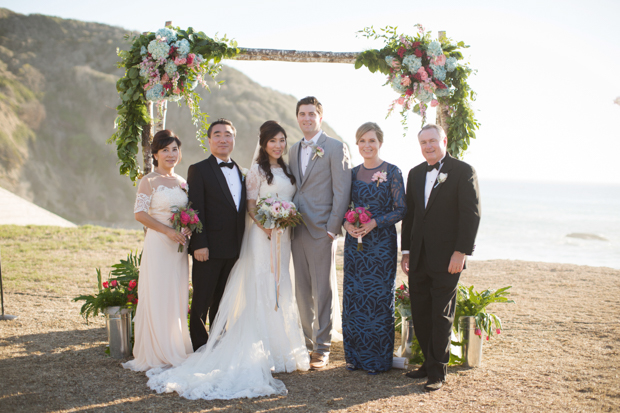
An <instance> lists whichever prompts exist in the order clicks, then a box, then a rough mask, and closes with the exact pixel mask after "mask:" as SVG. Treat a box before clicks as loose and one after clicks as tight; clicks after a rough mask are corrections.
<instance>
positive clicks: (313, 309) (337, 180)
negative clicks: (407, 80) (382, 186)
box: [289, 96, 351, 369]
mask: <svg viewBox="0 0 620 413" xmlns="http://www.w3.org/2000/svg"><path fill="white" fill-rule="evenodd" d="M296 115H297V122H298V123H299V127H300V128H301V131H302V133H303V135H304V138H303V139H302V140H301V141H300V142H297V143H296V144H295V145H293V146H292V147H291V153H290V156H289V164H290V168H291V171H292V172H293V175H294V176H295V180H296V182H297V192H296V193H295V197H294V199H293V202H294V203H295V205H296V206H297V208H299V211H300V212H301V213H302V215H303V218H304V221H305V223H306V225H299V226H297V227H296V228H295V233H294V239H293V241H292V246H291V249H292V253H293V263H294V267H295V296H296V298H297V304H298V306H299V315H300V318H301V325H302V328H303V331H304V335H305V337H306V345H307V346H308V348H309V349H312V354H311V360H310V368H312V369H321V368H323V367H325V366H326V365H327V363H328V362H329V348H330V345H331V331H332V288H331V285H332V279H333V278H335V277H336V274H335V272H332V269H335V268H336V266H335V257H336V243H335V242H334V241H335V239H336V237H337V236H338V235H339V234H340V228H341V227H342V221H343V218H344V214H345V212H346V210H347V206H348V204H349V196H350V193H351V164H350V160H349V153H348V150H347V147H346V146H345V145H344V144H343V143H342V142H340V141H338V140H336V139H333V138H330V137H329V136H327V135H326V134H325V132H323V131H322V130H321V122H322V121H323V106H322V105H321V103H320V102H319V101H318V100H317V99H316V98H315V97H312V96H309V97H306V98H303V99H301V100H300V101H299V102H297V110H296Z"/></svg>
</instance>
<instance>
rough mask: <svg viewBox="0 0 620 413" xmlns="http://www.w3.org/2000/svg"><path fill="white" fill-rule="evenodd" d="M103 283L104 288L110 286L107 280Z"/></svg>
mask: <svg viewBox="0 0 620 413" xmlns="http://www.w3.org/2000/svg"><path fill="white" fill-rule="evenodd" d="M101 285H103V288H108V286H109V284H108V282H107V281H104V282H103V284H101Z"/></svg>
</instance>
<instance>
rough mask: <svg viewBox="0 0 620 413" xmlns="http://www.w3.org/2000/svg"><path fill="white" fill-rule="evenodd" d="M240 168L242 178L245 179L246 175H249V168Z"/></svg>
mask: <svg viewBox="0 0 620 413" xmlns="http://www.w3.org/2000/svg"><path fill="white" fill-rule="evenodd" d="M240 169H241V180H242V181H243V180H244V179H245V177H246V176H247V175H248V172H249V170H248V169H247V168H240Z"/></svg>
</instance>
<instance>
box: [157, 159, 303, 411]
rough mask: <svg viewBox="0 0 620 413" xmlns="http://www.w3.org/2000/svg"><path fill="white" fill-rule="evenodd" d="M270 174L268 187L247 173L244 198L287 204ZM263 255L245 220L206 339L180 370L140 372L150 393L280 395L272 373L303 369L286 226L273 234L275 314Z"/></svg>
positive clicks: (262, 242)
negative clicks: (276, 246) (276, 239)
mask: <svg viewBox="0 0 620 413" xmlns="http://www.w3.org/2000/svg"><path fill="white" fill-rule="evenodd" d="M272 173H273V175H274V179H273V182H272V183H271V185H268V184H267V179H266V177H265V176H264V174H263V173H262V172H261V171H260V170H259V167H258V165H254V166H253V167H252V168H251V169H250V171H249V173H248V175H247V177H246V187H247V194H248V199H256V200H258V199H260V198H263V197H266V196H267V195H269V194H271V195H272V196H278V197H279V198H281V199H284V200H287V201H291V200H292V199H293V195H294V193H295V186H294V185H291V182H290V180H289V179H288V178H287V177H286V175H285V174H284V172H283V171H282V169H281V168H273V169H272ZM270 257H271V242H270V241H269V240H268V238H267V235H266V234H265V233H264V232H263V231H262V230H261V229H260V228H259V227H258V226H257V225H255V224H253V221H252V220H251V219H249V217H248V220H247V223H246V230H245V234H244V237H243V244H242V246H241V253H240V256H239V260H238V261H237V263H236V264H235V266H234V268H233V269H232V271H231V273H230V276H229V279H228V283H227V284H226V290H225V291H224V296H223V297H222V301H221V303H220V307H219V311H218V314H217V317H216V319H215V322H214V325H213V326H212V327H211V329H210V334H209V341H208V342H207V344H205V345H204V346H202V347H201V348H200V349H198V351H197V352H196V353H194V354H193V355H191V356H190V357H189V358H188V359H187V360H186V361H185V362H184V363H183V364H182V365H180V366H178V367H175V368H171V369H154V370H151V371H149V372H147V376H149V377H150V379H149V381H148V386H149V387H150V388H151V389H153V390H156V391H157V392H159V393H161V392H172V391H176V392H177V393H178V394H179V395H181V396H183V397H185V398H188V399H207V400H211V399H235V398H241V397H248V398H252V397H260V396H268V395H273V394H278V395H282V394H286V393H287V390H286V387H285V386H284V383H282V381H280V380H277V379H275V378H273V377H272V375H271V373H272V372H275V373H280V372H292V371H295V370H308V369H309V357H308V351H307V349H306V345H305V339H304V337H303V332H302V329H301V324H300V321H299V310H298V309H297V302H296V300H295V294H294V293H293V288H292V281H291V274H290V270H289V263H290V258H291V243H290V229H288V230H286V231H285V232H284V234H283V235H282V236H281V256H280V260H281V262H280V263H281V265H280V268H281V278H280V294H279V299H278V303H279V308H278V309H277V311H276V289H275V275H274V274H273V273H272V271H271V259H270ZM274 267H275V265H274Z"/></svg>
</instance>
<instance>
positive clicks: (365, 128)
mask: <svg viewBox="0 0 620 413" xmlns="http://www.w3.org/2000/svg"><path fill="white" fill-rule="evenodd" d="M371 130H372V131H375V133H376V134H377V140H378V141H379V142H380V143H383V131H382V130H381V128H380V127H379V125H377V124H376V123H374V122H366V123H364V124H363V125H362V126H360V127H359V128H357V132H355V144H356V145H357V144H358V143H359V142H360V139H362V136H364V134H365V133H366V132H370V131H371Z"/></svg>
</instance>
